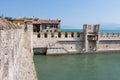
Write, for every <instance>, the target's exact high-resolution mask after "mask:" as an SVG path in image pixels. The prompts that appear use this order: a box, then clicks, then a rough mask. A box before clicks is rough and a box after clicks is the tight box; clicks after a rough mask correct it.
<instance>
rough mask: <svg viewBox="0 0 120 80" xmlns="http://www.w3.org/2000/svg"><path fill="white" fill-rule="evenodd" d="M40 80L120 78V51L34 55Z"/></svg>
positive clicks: (119, 79) (110, 79)
mask: <svg viewBox="0 0 120 80" xmlns="http://www.w3.org/2000/svg"><path fill="white" fill-rule="evenodd" d="M34 62H35V67H36V71H37V75H38V78H39V80H120V53H104V54H103V53H100V54H80V55H59V56H44V55H35V56H34Z"/></svg>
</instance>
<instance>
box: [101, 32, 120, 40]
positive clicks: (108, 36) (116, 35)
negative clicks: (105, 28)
mask: <svg viewBox="0 0 120 80" xmlns="http://www.w3.org/2000/svg"><path fill="white" fill-rule="evenodd" d="M100 40H120V33H105V32H103V33H102V35H101V36H100Z"/></svg>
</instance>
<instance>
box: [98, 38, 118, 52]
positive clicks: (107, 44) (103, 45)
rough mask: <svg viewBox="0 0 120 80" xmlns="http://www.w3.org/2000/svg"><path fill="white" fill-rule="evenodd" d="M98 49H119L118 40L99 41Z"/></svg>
mask: <svg viewBox="0 0 120 80" xmlns="http://www.w3.org/2000/svg"><path fill="white" fill-rule="evenodd" d="M98 50H99V51H111V50H120V41H114V40H108V41H107V40H105V41H100V42H99V47H98Z"/></svg>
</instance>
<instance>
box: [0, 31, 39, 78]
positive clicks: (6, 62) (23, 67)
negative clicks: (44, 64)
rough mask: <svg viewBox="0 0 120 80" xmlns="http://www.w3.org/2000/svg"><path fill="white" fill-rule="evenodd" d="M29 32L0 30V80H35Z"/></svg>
mask: <svg viewBox="0 0 120 80" xmlns="http://www.w3.org/2000/svg"><path fill="white" fill-rule="evenodd" d="M31 35H32V33H30V30H29V29H28V31H26V32H24V30H23V29H14V30H0V80H37V78H36V72H35V68H34V62H33V54H32V45H31V43H32V40H31V39H30V38H31V37H32V36H31Z"/></svg>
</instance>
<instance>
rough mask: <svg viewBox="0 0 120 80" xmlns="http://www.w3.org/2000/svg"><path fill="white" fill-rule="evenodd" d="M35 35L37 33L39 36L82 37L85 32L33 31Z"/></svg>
mask: <svg viewBox="0 0 120 80" xmlns="http://www.w3.org/2000/svg"><path fill="white" fill-rule="evenodd" d="M33 35H37V38H80V37H82V36H83V32H54V33H52V32H46V33H43V32H40V33H33Z"/></svg>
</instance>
